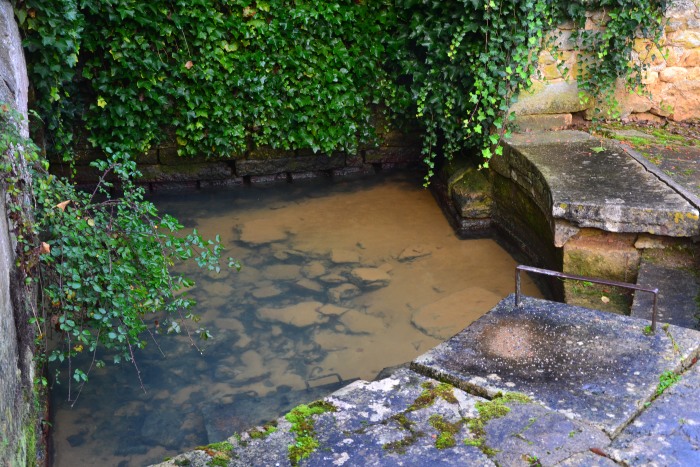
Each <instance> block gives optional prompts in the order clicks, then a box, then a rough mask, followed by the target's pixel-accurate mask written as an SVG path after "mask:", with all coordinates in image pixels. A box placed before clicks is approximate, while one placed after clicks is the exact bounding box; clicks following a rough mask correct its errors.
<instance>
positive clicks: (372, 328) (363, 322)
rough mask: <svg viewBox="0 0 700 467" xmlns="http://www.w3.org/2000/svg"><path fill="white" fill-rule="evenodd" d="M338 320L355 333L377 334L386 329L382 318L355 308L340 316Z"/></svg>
mask: <svg viewBox="0 0 700 467" xmlns="http://www.w3.org/2000/svg"><path fill="white" fill-rule="evenodd" d="M340 322H341V323H342V324H343V326H345V327H346V328H347V329H348V331H350V332H355V333H365V334H377V333H380V332H382V331H384V330H385V329H386V325H385V323H384V320H382V319H381V318H377V317H376V316H372V315H368V314H367V313H362V312H361V311H357V310H350V311H348V312H347V313H345V314H343V315H342V316H341V317H340Z"/></svg>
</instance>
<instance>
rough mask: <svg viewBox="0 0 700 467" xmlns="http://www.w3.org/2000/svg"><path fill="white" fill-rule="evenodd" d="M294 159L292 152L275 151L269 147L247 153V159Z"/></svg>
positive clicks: (260, 147)
mask: <svg viewBox="0 0 700 467" xmlns="http://www.w3.org/2000/svg"><path fill="white" fill-rule="evenodd" d="M291 157H294V151H293V150H286V149H276V148H272V147H270V146H258V147H256V148H253V149H252V150H251V151H250V152H249V153H248V159H288V158H291Z"/></svg>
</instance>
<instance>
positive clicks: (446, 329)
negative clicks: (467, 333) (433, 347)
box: [411, 287, 501, 339]
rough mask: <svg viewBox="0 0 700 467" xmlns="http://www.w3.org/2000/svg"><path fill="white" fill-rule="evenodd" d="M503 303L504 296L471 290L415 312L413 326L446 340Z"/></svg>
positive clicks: (470, 288) (458, 293) (472, 288)
mask: <svg viewBox="0 0 700 467" xmlns="http://www.w3.org/2000/svg"><path fill="white" fill-rule="evenodd" d="M500 300H501V297H499V296H498V295H496V294H494V293H493V292H490V291H488V290H486V289H483V288H481V287H469V288H467V289H464V290H461V291H459V292H456V293H453V294H451V295H449V296H447V297H445V298H442V299H440V300H438V301H436V302H433V303H430V304H428V305H426V306H424V307H422V308H420V309H419V310H416V311H415V312H414V313H413V316H411V323H412V324H413V325H414V326H415V327H416V328H418V329H419V330H421V331H422V332H424V333H425V334H427V335H429V336H432V337H435V338H437V339H447V338H448V337H451V336H453V335H454V334H456V333H457V332H459V331H460V330H462V329H463V328H465V327H466V326H468V325H469V324H470V323H471V322H473V321H474V320H476V319H477V318H479V317H480V316H481V315H482V314H484V312H485V311H487V310H489V309H491V308H492V307H493V306H494V305H496V304H497V303H498V302H499V301H500ZM464 303H469V304H470V306H469V308H465V307H464ZM472 304H473V305H472Z"/></svg>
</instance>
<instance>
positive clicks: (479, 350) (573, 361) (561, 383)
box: [412, 295, 700, 436]
mask: <svg viewBox="0 0 700 467" xmlns="http://www.w3.org/2000/svg"><path fill="white" fill-rule="evenodd" d="M513 304H514V297H513V296H512V295H511V296H509V297H507V298H505V299H504V300H503V301H501V302H500V303H499V304H498V305H497V306H496V307H495V308H494V309H493V310H491V311H490V312H489V313H487V314H486V315H484V316H483V317H482V318H480V319H479V320H478V321H476V322H474V323H473V324H472V325H471V326H469V327H468V328H467V329H465V330H464V331H462V332H460V333H459V334H457V335H456V336H454V337H453V338H451V339H449V340H448V341H446V342H444V343H442V344H440V345H438V346H437V347H435V348H434V349H433V350H431V351H429V352H427V353H426V354H424V355H422V356H420V357H418V358H417V359H416V360H414V361H413V363H412V368H413V369H415V370H416V371H418V372H419V373H422V374H424V375H428V376H431V377H433V378H436V379H438V380H441V381H446V382H449V383H451V384H453V385H455V386H457V387H460V388H462V389H465V390H468V391H470V392H472V393H475V394H484V395H488V396H493V395H495V394H497V393H498V392H507V391H517V392H521V393H525V394H527V395H530V396H531V397H532V398H533V399H534V400H535V401H539V402H541V403H542V404H543V405H545V406H546V407H548V408H551V409H552V410H556V411H559V412H561V413H563V414H565V415H567V416H568V417H571V418H573V419H580V420H583V421H587V422H590V423H591V424H593V425H594V426H596V427H598V428H600V429H602V430H603V431H605V432H606V433H607V434H608V435H610V436H614V435H615V434H617V433H618V432H619V431H620V430H622V429H623V428H624V427H625V426H626V425H627V423H629V421H630V420H631V419H632V418H633V417H634V416H636V415H637V413H639V411H640V410H641V409H643V408H644V404H645V402H647V401H649V400H650V399H651V398H652V397H653V395H654V393H655V391H656V388H657V385H658V383H659V375H660V374H661V373H663V372H665V371H669V370H671V371H680V369H681V368H682V367H683V365H684V364H687V362H688V361H689V360H690V359H692V358H694V357H695V356H696V355H697V353H698V348H699V347H700V333H698V332H696V331H692V330H688V329H683V328H678V327H675V326H669V327H668V330H667V331H662V330H661V329H659V330H658V331H657V332H656V333H655V334H653V335H645V334H644V332H643V329H644V327H645V326H646V325H647V324H648V322H647V321H645V320H640V319H636V318H631V317H625V316H619V315H612V314H609V313H604V312H600V311H596V310H590V309H587V308H581V307H574V306H569V305H565V304H561V303H555V302H550V301H547V300H539V299H533V298H524V300H523V306H522V307H521V308H514V306H513Z"/></svg>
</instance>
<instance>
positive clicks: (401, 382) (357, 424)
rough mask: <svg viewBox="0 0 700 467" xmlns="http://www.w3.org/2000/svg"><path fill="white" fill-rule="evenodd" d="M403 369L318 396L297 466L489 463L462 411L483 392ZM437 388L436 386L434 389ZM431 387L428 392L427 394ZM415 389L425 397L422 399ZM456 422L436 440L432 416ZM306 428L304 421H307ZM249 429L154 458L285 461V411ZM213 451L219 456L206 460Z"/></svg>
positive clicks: (471, 412)
mask: <svg viewBox="0 0 700 467" xmlns="http://www.w3.org/2000/svg"><path fill="white" fill-rule="evenodd" d="M439 384H440V383H439V382H438V381H434V380H431V379H429V378H426V377H424V376H421V375H419V374H417V373H415V372H413V371H411V370H409V369H400V370H398V371H397V372H396V373H394V374H393V375H391V376H389V377H387V378H385V379H382V380H379V381H374V382H367V381H356V382H354V383H352V384H350V385H348V386H346V387H345V388H343V389H341V390H339V391H336V392H335V393H333V394H331V395H329V396H327V397H326V398H324V401H325V403H327V404H330V406H332V407H333V411H328V412H325V413H322V414H319V415H314V416H313V417H312V419H311V423H312V426H313V434H312V437H313V438H314V439H315V440H316V442H317V443H318V444H317V446H316V448H315V449H312V451H313V452H311V453H310V455H309V456H308V457H307V458H304V459H302V460H301V461H300V462H299V465H304V466H334V465H337V466H341V465H346V466H401V465H405V466H428V465H443V466H464V465H474V466H495V464H494V463H493V462H492V461H491V460H490V459H489V457H487V456H486V455H485V454H484V453H483V452H482V451H481V450H480V449H479V448H478V447H477V446H473V445H467V444H465V443H464V440H465V439H469V438H470V437H471V435H470V431H469V428H468V427H467V424H466V423H465V422H464V419H465V418H472V417H477V416H478V412H477V409H476V403H477V402H485V400H484V399H482V398H480V397H476V396H472V395H469V394H467V393H465V392H464V391H461V390H459V389H457V388H453V387H451V386H449V385H443V387H442V388H438V386H439ZM440 389H442V390H440ZM430 391H436V392H434V393H433V394H434V397H432V398H430V397H429V398H426V397H425V394H426V393H428V394H430V393H431V392H430ZM421 396H423V398H422V399H421ZM436 417H439V418H440V420H441V421H443V422H448V423H450V424H455V425H456V429H455V433H454V445H453V446H447V447H444V448H440V449H439V448H438V447H436V442H437V439H438V437H439V434H440V431H439V430H438V429H437V428H436V427H435V426H434V425H435V422H434V420H435V418H436ZM306 429H307V432H308V425H307V426H306ZM252 432H253V431H252V430H251V431H249V432H246V433H242V434H241V435H239V436H233V437H231V438H229V440H228V443H230V445H229V446H232V449H231V450H229V451H222V448H221V445H212V446H209V447H202V448H199V449H197V450H195V451H191V452H189V453H185V454H181V455H179V456H177V457H176V458H174V459H172V460H170V461H167V462H165V463H162V464H159V465H161V466H175V465H190V466H194V467H196V466H207V465H228V466H246V467H248V466H275V465H277V466H289V465H291V462H290V458H289V447H290V446H295V445H296V444H297V443H298V442H299V437H298V434H296V433H295V432H294V429H293V427H292V424H291V423H290V422H289V421H288V420H287V419H286V418H285V417H282V418H279V419H278V420H277V429H276V430H275V431H274V432H272V433H271V434H269V435H267V436H264V437H253V438H252V437H251V436H250V434H251V433H252ZM217 456H218V458H219V459H220V460H219V463H218V464H212V460H213V459H216V458H217Z"/></svg>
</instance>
